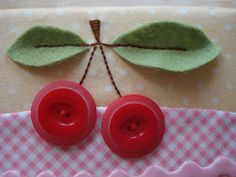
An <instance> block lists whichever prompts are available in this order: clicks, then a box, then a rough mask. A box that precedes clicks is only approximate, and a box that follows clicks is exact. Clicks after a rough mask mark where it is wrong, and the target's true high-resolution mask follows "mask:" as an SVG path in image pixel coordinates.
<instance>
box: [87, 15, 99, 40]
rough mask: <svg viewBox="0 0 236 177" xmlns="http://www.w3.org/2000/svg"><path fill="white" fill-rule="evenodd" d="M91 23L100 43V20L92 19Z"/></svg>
mask: <svg viewBox="0 0 236 177" xmlns="http://www.w3.org/2000/svg"><path fill="white" fill-rule="evenodd" d="M89 24H90V27H91V29H92V31H93V34H94V37H95V39H96V41H97V42H98V43H100V20H90V21H89Z"/></svg>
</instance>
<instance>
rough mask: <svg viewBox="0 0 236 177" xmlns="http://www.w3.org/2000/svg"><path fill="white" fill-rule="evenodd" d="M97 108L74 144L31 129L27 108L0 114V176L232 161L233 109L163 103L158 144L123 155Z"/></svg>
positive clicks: (235, 154)
mask: <svg viewBox="0 0 236 177" xmlns="http://www.w3.org/2000/svg"><path fill="white" fill-rule="evenodd" d="M104 110H105V108H98V119H97V122H96V127H95V129H94V130H93V132H92V133H91V134H90V135H89V136H88V137H87V138H86V139H85V140H84V141H82V142H81V143H79V144H78V145H74V146H71V147H69V148H66V149H65V148H60V147H57V146H54V145H51V144H49V143H47V142H46V141H44V140H43V139H41V137H39V136H38V134H37V133H36V132H35V131H34V129H33V126H32V123H31V120H30V112H20V113H11V114H2V115H0V176H1V174H3V173H4V172H6V171H8V170H16V171H18V172H19V173H20V175H21V176H29V177H31V176H36V175H37V174H39V173H40V172H42V171H48V170H50V171H51V172H52V173H54V174H55V175H56V176H57V177H60V176H73V175H75V174H76V173H78V172H79V171H86V172H88V173H90V174H91V175H93V176H108V175H109V174H110V173H111V172H112V171H113V170H114V169H123V170H124V171H127V172H128V173H129V174H130V175H139V174H141V173H143V171H145V170H146V168H147V167H149V166H159V167H160V168H162V169H165V170H168V171H172V170H176V169H177V168H178V167H180V166H181V164H183V163H184V162H185V161H187V160H191V161H194V162H195V163H197V164H199V165H201V166H206V165H209V164H211V163H212V162H213V161H214V160H215V159H216V158H217V157H219V156H225V157H228V158H229V159H230V160H232V161H234V162H236V113H232V112H223V111H215V110H202V109H184V108H162V111H163V113H164V117H165V123H166V131H165V134H164V138H163V140H162V143H161V144H160V145H159V146H158V147H157V148H156V149H155V150H154V151H153V152H152V153H150V154H149V155H147V156H145V157H143V158H138V159H124V158H121V157H119V156H117V155H116V154H114V153H112V152H111V151H110V150H109V148H108V147H107V146H106V144H105V143H104V141H103V139H102V136H101V130H100V125H101V117H102V114H103V113H104Z"/></svg>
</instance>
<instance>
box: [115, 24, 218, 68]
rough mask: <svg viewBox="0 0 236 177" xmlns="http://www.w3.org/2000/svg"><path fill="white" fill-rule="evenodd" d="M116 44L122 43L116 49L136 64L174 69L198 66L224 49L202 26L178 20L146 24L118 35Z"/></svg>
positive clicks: (123, 56) (119, 53)
mask: <svg viewBox="0 0 236 177" xmlns="http://www.w3.org/2000/svg"><path fill="white" fill-rule="evenodd" d="M113 45H114V46H116V45H121V46H120V47H113V49H114V50H115V52H116V53H117V54H118V55H120V56H121V57H122V58H124V59H125V60H127V61H129V62H131V63H133V64H136V65H140V66H144V67H152V68H160V69H164V70H168V71H174V72H183V71H188V70H192V69H194V68H198V67H200V66H202V65H204V64H206V63H208V62H210V61H211V60H213V59H214V58H215V57H216V56H217V55H218V54H219V52H220V49H219V47H217V46H216V45H214V44H213V43H212V42H211V41H210V40H209V39H208V37H207V36H206V35H205V34H204V33H203V32H202V31H201V30H199V29H197V28H195V27H192V26H189V25H185V24H180V23H176V22H159V23H152V24H148V25H145V26H142V27H140V28H138V29H135V30H133V31H131V32H128V33H126V34H124V35H122V36H120V37H118V38H117V39H116V40H115V41H114V43H113ZM128 46H131V47H128ZM149 48H152V49H149ZM180 49H181V50H180ZM182 50H186V51H182Z"/></svg>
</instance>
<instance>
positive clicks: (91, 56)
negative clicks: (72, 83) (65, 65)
mask: <svg viewBox="0 0 236 177" xmlns="http://www.w3.org/2000/svg"><path fill="white" fill-rule="evenodd" d="M96 49H97V47H96V46H94V47H93V50H92V52H91V55H90V57H89V61H88V64H87V67H86V69H85V71H84V74H83V76H82V78H81V80H80V82H79V84H80V85H82V84H83V82H84V79H85V77H86V75H87V73H88V70H89V67H90V65H91V62H92V60H93V56H94V53H95V51H96Z"/></svg>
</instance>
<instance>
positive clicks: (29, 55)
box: [7, 26, 87, 67]
mask: <svg viewBox="0 0 236 177" xmlns="http://www.w3.org/2000/svg"><path fill="white" fill-rule="evenodd" d="M65 44H71V45H73V44H74V45H80V44H85V42H84V41H83V40H82V39H81V38H80V36H78V35H76V34H74V33H72V32H70V31H68V30H61V29H59V28H55V27H50V26H35V27H32V28H31V29H29V30H28V31H26V32H25V33H24V34H22V35H21V36H20V37H19V38H18V39H17V41H16V42H15V43H14V44H13V45H12V46H11V47H10V48H9V49H8V51H7V53H8V55H9V56H10V57H11V59H13V60H14V61H15V62H17V63H20V64H22V65H26V66H32V67H42V66H47V65H51V64H55V63H58V62H62V61H63V60H66V59H68V58H71V57H73V56H75V55H78V54H81V53H82V52H84V51H86V50H87V47H78V46H63V45H65ZM44 45H45V46H46V47H41V46H44ZM47 45H49V46H52V45H54V46H55V47H47ZM57 45H59V46H62V47H57Z"/></svg>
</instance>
